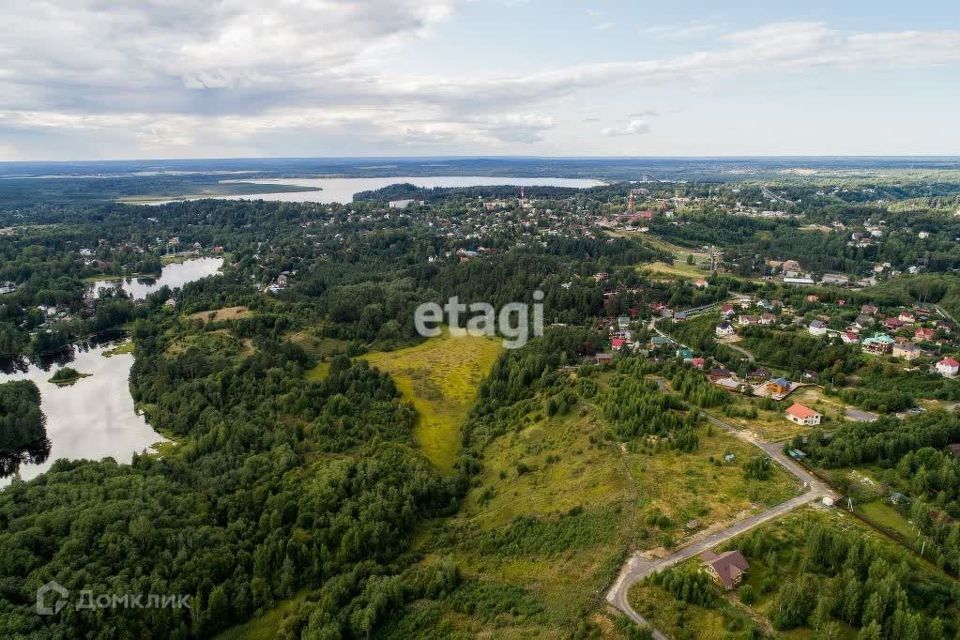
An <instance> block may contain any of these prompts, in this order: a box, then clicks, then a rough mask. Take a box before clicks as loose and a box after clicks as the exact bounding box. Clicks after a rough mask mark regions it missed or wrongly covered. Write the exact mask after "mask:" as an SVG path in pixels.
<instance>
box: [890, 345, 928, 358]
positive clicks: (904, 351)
mask: <svg viewBox="0 0 960 640" xmlns="http://www.w3.org/2000/svg"><path fill="white" fill-rule="evenodd" d="M922 354H923V352H922V351H920V347H918V346H917V345H915V344H913V343H912V342H904V343H903V344H895V345H893V357H894V358H903V359H904V360H907V361H908V362H909V361H910V360H915V359H917V358H919V357H920V356H921V355H922Z"/></svg>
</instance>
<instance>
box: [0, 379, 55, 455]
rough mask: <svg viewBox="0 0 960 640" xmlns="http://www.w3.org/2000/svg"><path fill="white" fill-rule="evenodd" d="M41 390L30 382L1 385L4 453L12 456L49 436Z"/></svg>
mask: <svg viewBox="0 0 960 640" xmlns="http://www.w3.org/2000/svg"><path fill="white" fill-rule="evenodd" d="M45 422H46V417H45V416H44V415H43V412H42V411H41V410H40V390H39V389H38V388H37V385H36V384H35V383H33V382H32V381H30V380H15V381H13V382H6V383H4V384H0V453H10V452H12V451H14V450H16V449H19V448H21V447H24V446H26V445H28V444H30V443H31V442H34V441H36V440H38V439H40V438H43V437H45V436H46V431H45V429H44V424H45Z"/></svg>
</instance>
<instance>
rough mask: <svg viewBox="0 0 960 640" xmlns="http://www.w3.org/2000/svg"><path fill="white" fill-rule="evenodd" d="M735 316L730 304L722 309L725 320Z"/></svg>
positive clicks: (721, 313) (721, 312)
mask: <svg viewBox="0 0 960 640" xmlns="http://www.w3.org/2000/svg"><path fill="white" fill-rule="evenodd" d="M733 314H734V310H733V305H732V304H730V303H729V302H728V303H726V304H724V305H723V306H722V307H720V315H722V316H723V317H724V318H729V317H731V316H732V315H733Z"/></svg>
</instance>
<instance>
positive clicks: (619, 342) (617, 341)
mask: <svg viewBox="0 0 960 640" xmlns="http://www.w3.org/2000/svg"><path fill="white" fill-rule="evenodd" d="M626 344H627V341H626V340H624V339H623V338H613V339H612V340H610V348H611V349H613V350H615V351H620V350H621V349H623V348H624V347H625V346H626Z"/></svg>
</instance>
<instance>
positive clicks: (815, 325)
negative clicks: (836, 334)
mask: <svg viewBox="0 0 960 640" xmlns="http://www.w3.org/2000/svg"><path fill="white" fill-rule="evenodd" d="M807 331H809V332H810V335H812V336H825V335H827V325H826V324H824V323H823V321H822V320H814V321H813V322H811V323H810V326H809V327H807Z"/></svg>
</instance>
